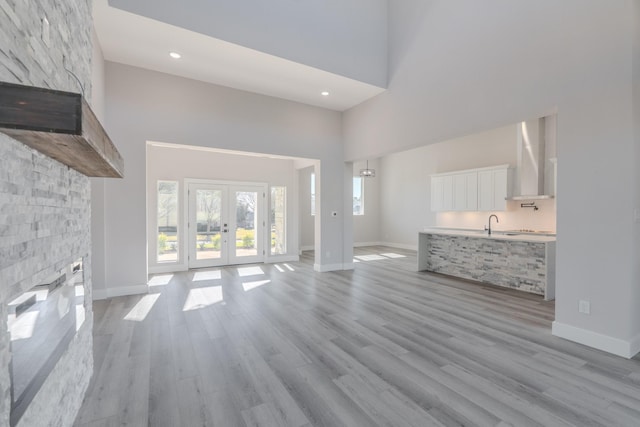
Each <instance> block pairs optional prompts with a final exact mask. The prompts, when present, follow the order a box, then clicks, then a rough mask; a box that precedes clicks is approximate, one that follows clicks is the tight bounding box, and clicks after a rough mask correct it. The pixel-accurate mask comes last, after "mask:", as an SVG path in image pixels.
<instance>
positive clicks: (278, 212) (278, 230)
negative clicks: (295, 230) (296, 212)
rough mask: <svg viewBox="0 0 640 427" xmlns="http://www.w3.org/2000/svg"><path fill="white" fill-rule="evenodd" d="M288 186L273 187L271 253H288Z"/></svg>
mask: <svg viewBox="0 0 640 427" xmlns="http://www.w3.org/2000/svg"><path fill="white" fill-rule="evenodd" d="M286 211H287V187H271V236H270V237H271V253H272V254H274V255H276V254H286V253H287V240H286V234H285V231H286V227H285V224H286V222H285V219H286V218H285V215H286Z"/></svg>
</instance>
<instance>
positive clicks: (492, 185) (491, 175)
mask: <svg viewBox="0 0 640 427" xmlns="http://www.w3.org/2000/svg"><path fill="white" fill-rule="evenodd" d="M509 177H510V169H509V168H507V167H501V168H496V169H485V170H482V171H479V172H478V210H479V211H504V210H506V209H507V201H506V198H507V197H509V196H510V195H511V180H510V179H509Z"/></svg>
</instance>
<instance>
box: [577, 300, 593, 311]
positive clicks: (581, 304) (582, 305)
mask: <svg viewBox="0 0 640 427" xmlns="http://www.w3.org/2000/svg"><path fill="white" fill-rule="evenodd" d="M578 312H580V313H582V314H591V303H590V302H589V301H585V300H580V301H578Z"/></svg>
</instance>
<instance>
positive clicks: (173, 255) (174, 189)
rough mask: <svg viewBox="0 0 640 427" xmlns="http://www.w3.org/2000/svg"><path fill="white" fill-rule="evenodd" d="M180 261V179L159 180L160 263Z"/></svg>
mask: <svg viewBox="0 0 640 427" xmlns="http://www.w3.org/2000/svg"><path fill="white" fill-rule="evenodd" d="M162 262H178V181H158V263H162Z"/></svg>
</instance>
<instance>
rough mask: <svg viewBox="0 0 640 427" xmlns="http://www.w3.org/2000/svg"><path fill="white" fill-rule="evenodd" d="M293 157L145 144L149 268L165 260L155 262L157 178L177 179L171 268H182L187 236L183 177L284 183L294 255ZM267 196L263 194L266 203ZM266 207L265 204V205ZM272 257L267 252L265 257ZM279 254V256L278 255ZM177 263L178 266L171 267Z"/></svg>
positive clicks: (289, 244) (290, 246)
mask: <svg viewBox="0 0 640 427" xmlns="http://www.w3.org/2000/svg"><path fill="white" fill-rule="evenodd" d="M293 163H294V161H293V160H286V159H272V158H265V157H257V156H247V155H238V154H227V153H216V152H212V151H210V150H203V149H198V148H197V147H190V148H185V147H184V146H182V147H181V146H175V147H167V146H157V145H153V144H150V145H149V146H148V147H147V206H148V210H147V215H148V217H147V227H148V228H147V236H148V239H149V240H148V259H149V267H150V269H152V268H154V267H159V266H162V267H163V268H164V269H165V270H166V267H172V266H168V265H167V263H162V264H160V265H159V264H158V263H157V259H156V256H157V250H156V248H157V247H158V246H157V241H156V235H157V233H156V230H157V225H158V224H157V221H158V215H157V210H156V208H155V207H156V206H157V200H158V197H157V196H158V194H157V183H158V181H159V180H169V181H178V185H179V191H178V199H179V200H178V224H179V226H180V231H179V242H180V243H179V244H180V247H179V250H178V253H179V254H180V259H179V260H178V263H176V266H173V267H174V269H172V271H178V270H180V269H186V268H187V266H186V259H185V258H184V256H185V254H186V253H187V247H186V242H187V236H186V232H185V230H182V227H181V225H182V221H183V220H184V218H183V213H184V209H183V208H184V203H185V197H184V188H185V187H184V182H185V179H194V178H195V179H208V180H219V181H239V182H257V183H266V184H268V185H269V188H271V187H273V186H284V187H286V188H287V203H286V206H287V213H286V218H287V229H286V233H285V234H286V236H287V237H286V239H287V254H282V255H293V256H295V257H297V254H298V230H297V227H294V221H293V218H294V215H295V214H296V212H295V211H294V207H295V206H297V200H296V195H295V192H294V187H295V186H294V178H295V175H294V174H295V169H294V167H293ZM268 202H269V196H267V203H268ZM267 209H270V208H269V205H267ZM270 258H274V257H271V256H270V254H267V259H270ZM279 258H282V256H279ZM175 267H178V268H175Z"/></svg>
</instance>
